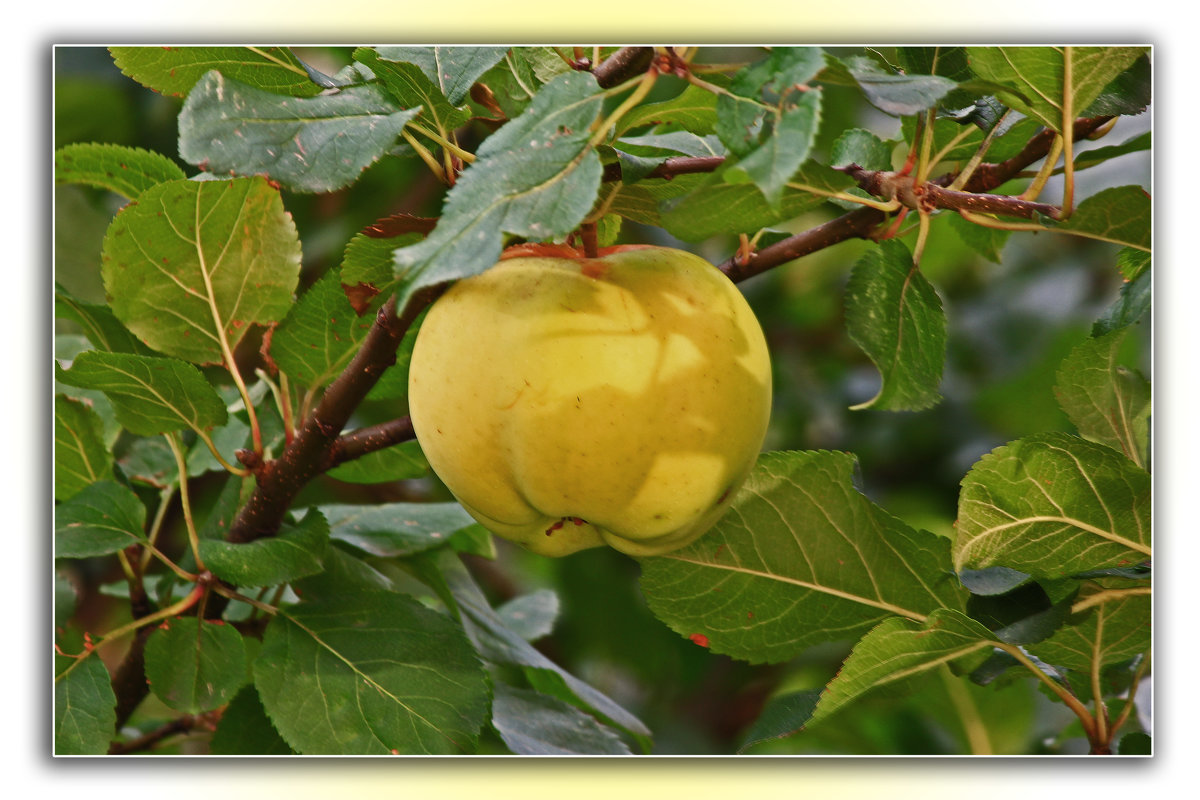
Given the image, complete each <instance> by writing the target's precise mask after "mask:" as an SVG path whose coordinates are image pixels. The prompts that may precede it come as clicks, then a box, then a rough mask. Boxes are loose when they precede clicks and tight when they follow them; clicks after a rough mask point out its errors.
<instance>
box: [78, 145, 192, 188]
mask: <svg viewBox="0 0 1200 800" xmlns="http://www.w3.org/2000/svg"><path fill="white" fill-rule="evenodd" d="M186 177H187V175H185V174H184V172H183V170H182V169H180V168H179V166H178V165H177V164H176V163H175V162H174V161H172V160H171V159H169V158H167V157H166V156H164V155H162V154H161V153H153V152H150V151H149V150H142V149H141V148H137V147H123V146H121V145H116V144H90V143H79V144H70V145H67V146H66V147H63V148H62V149H60V150H58V151H57V152H56V153H55V154H54V180H55V182H56V183H83V184H87V185H89V186H99V187H100V188H102V189H108V190H110V191H113V192H116V193H117V194H120V195H123V196H125V197H128V198H129V199H130V200H136V199H137V198H138V196H139V195H141V193H142V192H144V191H145V190H146V189H149V188H150V187H151V186H156V185H158V184H160V183H164V182H166V181H172V180H181V179H183V178H186Z"/></svg>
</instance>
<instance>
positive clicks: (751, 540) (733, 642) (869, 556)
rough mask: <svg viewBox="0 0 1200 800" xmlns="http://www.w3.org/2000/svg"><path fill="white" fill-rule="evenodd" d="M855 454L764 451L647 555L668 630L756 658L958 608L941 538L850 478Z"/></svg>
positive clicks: (957, 590) (645, 582) (650, 588)
mask: <svg viewBox="0 0 1200 800" xmlns="http://www.w3.org/2000/svg"><path fill="white" fill-rule="evenodd" d="M855 466H856V464H855V459H854V456H852V455H850V454H848V453H831V452H782V453H765V454H763V455H762V456H760V457H759V461H758V464H757V465H756V466H755V468H754V470H753V472H751V474H750V477H749V478H748V480H747V481H746V484H745V486H744V487H743V488H742V489H741V491H740V492H739V493H738V495H737V497H736V498H735V499H734V501H733V505H732V506H731V508H730V510H729V511H728V512H727V513H726V514H725V516H724V517H722V518H721V520H720V521H718V522H717V524H716V527H714V528H713V529H712V530H711V531H709V532H708V533H707V534H705V535H704V536H702V537H701V538H700V539H699V540H697V541H696V542H695V543H693V544H690V545H688V546H686V547H684V548H682V549H679V550H676V551H674V552H672V553H669V554H667V555H664V556H660V557H655V558H645V559H642V560H641V564H642V580H641V583H642V590H643V592H644V593H645V595H646V600H647V602H648V603H649V605H650V609H651V610H652V611H653V612H654V613H655V614H656V615H657V616H658V617H659V618H660V619H662V620H663V621H664V622H666V623H667V624H668V625H669V626H670V627H671V628H672V629H673V630H675V631H676V632H677V633H680V634H682V635H684V636H687V637H690V638H692V639H693V641H698V642H704V643H707V645H708V646H709V647H710V648H711V649H712V651H713V652H715V653H725V654H728V655H731V656H734V657H735V658H740V659H744V660H747V661H751V662H755V663H759V662H764V661H769V662H779V661H785V660H787V659H789V658H792V657H794V656H795V655H797V654H798V653H799V652H801V651H802V650H803V649H804V648H806V647H809V646H811V645H814V644H818V643H820V642H827V641H834V640H841V639H852V638H855V637H857V636H859V635H861V634H862V633H865V632H866V631H867V630H869V629H870V628H871V627H872V626H874V625H876V624H878V623H879V622H880V621H882V620H884V619H886V618H888V617H891V616H903V617H908V618H910V619H915V620H921V619H924V618H925V617H926V616H927V615H928V614H930V613H932V612H933V611H934V610H936V609H938V608H943V607H948V608H962V607H963V604H964V602H965V597H966V592H965V591H964V590H963V588H962V587H961V585H959V583H958V581H957V579H956V578H955V576H954V574H953V571H952V570H951V566H950V554H949V543H948V542H946V541H945V540H944V539H940V538H939V537H937V536H935V535H933V534H931V533H927V532H924V531H915V530H912V529H911V528H909V527H908V526H907V525H905V524H904V523H903V522H901V521H900V520H898V519H896V518H894V517H892V516H890V515H888V514H887V513H886V512H885V511H883V509H881V508H879V506H877V505H875V504H874V503H872V502H871V501H870V500H868V499H867V498H866V497H865V496H864V495H862V494H861V493H860V492H859V491H858V490H857V489H855V487H854V485H853V473H854V470H855Z"/></svg>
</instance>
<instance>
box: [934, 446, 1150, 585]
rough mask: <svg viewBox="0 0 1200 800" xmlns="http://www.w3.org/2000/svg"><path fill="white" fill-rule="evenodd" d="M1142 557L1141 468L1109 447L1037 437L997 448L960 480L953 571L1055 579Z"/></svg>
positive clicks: (1144, 509)
mask: <svg viewBox="0 0 1200 800" xmlns="http://www.w3.org/2000/svg"><path fill="white" fill-rule="evenodd" d="M1150 555H1151V550H1150V474H1149V473H1147V472H1146V471H1145V470H1144V469H1141V468H1140V467H1138V466H1136V465H1135V464H1134V463H1133V462H1131V461H1130V460H1129V459H1127V458H1126V457H1125V456H1123V455H1121V454H1120V453H1118V452H1117V451H1115V450H1113V449H1112V448H1109V447H1105V446H1104V445H1100V444H1096V443H1094V442H1089V441H1086V440H1084V439H1080V438H1078V437H1075V436H1070V435H1068V434H1064V433H1044V434H1038V435H1036V436H1030V437H1027V438H1025V439H1019V440H1017V441H1015V442H1010V443H1009V444H1007V445H1005V446H1003V447H998V448H996V449H995V450H993V451H992V452H991V453H989V454H988V455H986V456H984V457H983V458H982V459H980V460H979V461H978V462H976V464H975V466H974V467H972V468H971V471H970V472H968V473H967V476H966V477H965V478H964V479H963V484H962V492H961V493H960V495H959V501H958V522H957V538H956V540H955V543H954V567H955V569H956V570H963V569H983V568H985V567H990V566H1006V567H1009V568H1011V569H1016V570H1020V571H1021V572H1024V573H1026V574H1028V575H1031V576H1033V577H1034V578H1060V577H1065V576H1069V575H1074V574H1078V573H1081V572H1085V571H1088V570H1094V569H1104V568H1108V567H1122V566H1129V565H1133V564H1137V563H1141V562H1142V561H1146V560H1148V559H1149V558H1150Z"/></svg>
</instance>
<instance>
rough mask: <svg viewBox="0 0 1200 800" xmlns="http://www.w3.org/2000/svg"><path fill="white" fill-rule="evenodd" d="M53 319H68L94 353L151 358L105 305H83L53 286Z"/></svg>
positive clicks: (152, 352)
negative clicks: (129, 354) (92, 347)
mask: <svg viewBox="0 0 1200 800" xmlns="http://www.w3.org/2000/svg"><path fill="white" fill-rule="evenodd" d="M54 316H55V318H56V319H69V320H71V321H73V322H76V323H78V324H79V326H80V327H81V328H83V333H84V336H86V337H87V340H88V341H89V342H91V343H92V345H93V346H95V348H96V349H97V350H106V351H108V352H110V353H136V354H138V355H146V356H149V355H155V353H154V351H153V350H151V349H150V348H149V347H146V345H144V344H142V342H141V341H140V340H139V339H138V338H137V337H136V336H134V335H133V334H132V333H130V332H129V329H128V328H126V327H125V326H124V325H122V324H121V321H120V320H119V319H117V317H116V315H115V314H113V313H112V309H110V308H109V307H108V306H106V305H96V304H94V303H84V302H83V301H81V300H77V299H76V298H74V297H72V296H71V295H70V294H68V293H67V292H66V291H65V290H64V289H63V288H62V287H61V286H55V287H54Z"/></svg>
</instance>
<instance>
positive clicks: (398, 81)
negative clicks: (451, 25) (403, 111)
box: [354, 47, 471, 134]
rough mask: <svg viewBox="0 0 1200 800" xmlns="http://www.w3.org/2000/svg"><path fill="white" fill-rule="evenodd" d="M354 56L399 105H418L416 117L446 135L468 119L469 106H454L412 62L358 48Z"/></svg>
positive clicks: (406, 106) (469, 114)
mask: <svg viewBox="0 0 1200 800" xmlns="http://www.w3.org/2000/svg"><path fill="white" fill-rule="evenodd" d="M354 57H355V58H356V59H357V60H359V61H361V62H362V63H363V64H365V65H366V66H367V67H368V68H370V70H371V71H372V72H373V73H375V77H376V78H377V79H378V80H379V81H381V83H382V84H383V87H384V88H385V89H387V91H388V94H390V95H391V96H392V98H393V99H395V100H396V102H397V103H399V104H400V107H401V108H415V107H417V106H420V107H421V116H420V119H421V120H422V121H424V122H426V123H428V124H430V125H432V126H433V127H434V129H435V130H436V131H440V132H441V133H442V134H448V133H450V132H452V131H454V130H455V129H456V128H458V127H459V126H461V125H463V124H464V123H465V122H466V121H467V120H468V119H470V118H471V112H470V109H468V108H467V107H465V106H455V105H454V104H453V103H451V102H450V101H449V100H447V99H446V95H445V94H443V93H442V90H441V88H440V87H439V86H437V85H436V84H434V82H433V81H432V80H430V79H429V77H428V76H426V74H425V73H424V72H422V71H421V68H420V67H419V66H417V65H416V64H413V63H409V62H406V61H392V60H388V59H385V58H380V56H379V54H378V53H377V52H376V51H375V50H371V49H368V48H365V47H363V48H359V49H358V50H355V51H354Z"/></svg>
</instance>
